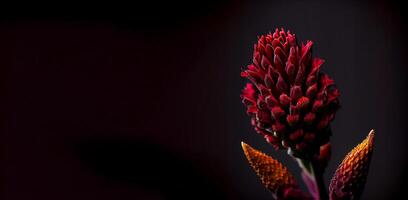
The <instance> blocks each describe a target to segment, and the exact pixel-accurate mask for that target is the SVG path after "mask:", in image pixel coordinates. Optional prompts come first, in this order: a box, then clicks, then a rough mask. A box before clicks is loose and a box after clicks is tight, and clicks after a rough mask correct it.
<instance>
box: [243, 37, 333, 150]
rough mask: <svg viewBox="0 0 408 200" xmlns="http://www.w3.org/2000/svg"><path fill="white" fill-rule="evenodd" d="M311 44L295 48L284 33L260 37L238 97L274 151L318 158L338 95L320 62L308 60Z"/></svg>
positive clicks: (326, 139)
mask: <svg viewBox="0 0 408 200" xmlns="http://www.w3.org/2000/svg"><path fill="white" fill-rule="evenodd" d="M312 44H313V43H312V42H311V41H307V43H306V44H302V45H301V46H299V45H298V44H297V42H296V39H295V35H294V34H292V33H290V31H287V32H285V31H284V30H283V29H282V30H281V31H279V30H278V29H276V31H275V32H274V33H273V34H272V33H270V34H267V35H266V36H261V37H259V40H258V43H257V44H255V47H254V54H253V63H252V64H250V65H248V68H247V69H246V70H244V71H243V72H242V73H241V76H242V77H245V78H248V79H249V80H250V81H251V82H252V84H251V83H248V84H247V85H246V87H245V88H244V89H243V92H242V95H241V98H242V101H243V103H244V104H245V105H246V106H247V113H248V114H249V115H250V116H251V123H252V125H253V126H254V127H255V130H256V131H257V132H258V133H260V134H261V135H263V136H264V137H265V139H266V140H267V141H268V142H269V143H271V144H272V145H273V146H274V147H276V148H284V149H288V150H289V151H288V152H289V153H291V154H293V155H294V156H296V157H305V156H310V155H315V154H318V151H319V147H320V146H321V145H324V144H325V143H327V142H328V139H329V136H330V128H329V123H330V122H331V121H332V120H333V119H334V116H335V112H336V110H337V109H338V107H339V103H338V96H339V92H338V90H337V89H336V87H334V82H333V80H332V79H330V78H329V76H328V75H326V74H324V73H322V72H320V66H321V65H322V64H323V60H322V59H320V58H313V57H312Z"/></svg>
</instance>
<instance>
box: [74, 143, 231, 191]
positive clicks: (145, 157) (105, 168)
mask: <svg viewBox="0 0 408 200" xmlns="http://www.w3.org/2000/svg"><path fill="white" fill-rule="evenodd" d="M74 152H75V155H76V156H77V157H79V159H80V161H81V163H82V164H83V165H84V166H85V167H86V168H88V169H89V170H91V171H92V172H94V173H96V174H98V175H99V176H103V177H104V178H105V179H106V181H107V182H109V183H114V182H119V183H126V184H129V185H133V186H135V187H140V188H143V189H146V190H149V191H154V192H158V193H159V195H160V196H163V197H164V198H165V199H214V198H217V199H226V198H227V197H226V196H227V195H226V194H225V193H223V191H221V190H220V189H219V188H218V187H217V185H216V183H215V182H214V180H211V178H210V177H209V176H208V175H206V172H204V171H203V170H200V168H203V167H205V166H200V167H198V166H197V164H195V163H194V162H192V161H190V160H188V159H184V158H183V157H182V156H180V155H176V154H174V153H171V152H169V151H166V150H165V149H164V148H163V147H160V146H159V145H157V144H154V143H151V142H148V141H145V140H138V141H130V140H106V139H98V140H82V141H80V142H77V143H76V144H75V145H74ZM207 162H211V161H207Z"/></svg>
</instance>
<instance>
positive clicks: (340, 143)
mask: <svg viewBox="0 0 408 200" xmlns="http://www.w3.org/2000/svg"><path fill="white" fill-rule="evenodd" d="M404 12H405V8H404V7H403V5H402V4H399V3H396V2H389V1H387V2H385V1H370V2H368V1H307V2H306V1H285V2H284V1H282V2H280V1H262V2H254V1H204V0H198V1H191V2H190V3H186V2H182V1H169V2H157V1H150V2H144V4H143V5H138V4H131V3H123V2H117V1H112V2H107V3H102V2H94V3H90V2H87V3H84V2H72V1H69V2H68V1H66V2H58V5H55V3H54V4H52V3H45V2H44V3H42V2H35V3H31V4H26V3H23V2H14V3H13V5H6V4H4V5H2V7H1V8H0V17H1V18H0V78H1V79H0V80H1V93H0V103H1V104H0V112H1V133H0V134H1V139H0V144H1V151H0V152H1V162H0V169H1V177H0V183H1V185H0V186H1V196H0V198H1V199H7V200H12V199H24V200H29V199H42V200H48V199H59V200H64V199H78V200H80V199H87V200H90V199H101V200H103V199H271V195H270V194H269V192H268V191H267V190H266V189H264V187H263V186H262V185H261V184H260V181H259V180H258V178H257V177H256V175H255V173H254V172H253V171H252V170H251V169H250V167H249V166H248V163H247V161H246V160H245V157H244V155H243V153H242V150H241V146H240V141H246V142H247V143H249V144H250V145H252V146H254V147H256V148H258V149H261V150H263V151H265V152H267V153H268V154H270V155H272V156H273V157H275V158H277V159H279V160H280V161H282V162H283V163H285V164H286V165H287V166H288V167H289V168H290V169H291V171H293V173H295V174H298V173H299V169H298V168H297V166H296V164H295V163H294V162H293V161H292V160H291V159H289V158H288V157H287V156H286V155H285V153H284V152H276V151H274V150H273V149H272V147H270V146H269V145H268V144H266V143H265V142H264V140H263V139H262V137H260V136H258V135H256V134H255V133H254V130H253V129H252V127H251V126H250V124H249V117H247V116H246V114H245V108H244V106H243V105H242V104H241V102H240V98H239V95H240V92H241V89H242V88H243V86H244V84H245V82H246V80H243V79H242V78H240V75H239V74H240V71H241V68H243V67H245V66H246V65H247V64H249V62H250V61H251V55H252V50H253V49H252V47H253V44H254V43H255V42H256V41H257V36H258V35H261V34H265V33H268V32H269V31H273V30H274V29H275V28H276V27H284V28H287V29H289V30H291V31H292V32H294V33H296V35H297V38H298V40H299V41H305V40H312V41H314V53H315V55H317V56H319V57H322V58H323V59H325V60H326V63H325V64H324V66H323V71H324V72H326V73H328V74H329V75H330V76H331V77H332V78H333V79H334V80H335V82H336V83H337V85H338V87H339V89H340V91H341V98H340V100H341V104H342V108H341V110H340V111H339V112H338V114H337V117H336V120H335V121H334V122H333V123H332V129H333V133H334V135H333V137H332V138H331V141H332V144H333V157H332V160H331V162H330V164H329V167H328V169H327V172H326V177H325V178H326V183H327V184H328V182H329V179H330V177H331V175H332V174H333V172H334V171H335V169H336V166H337V165H338V164H339V163H340V162H341V160H342V158H343V157H344V155H345V154H346V153H347V152H348V151H349V150H351V149H352V147H354V146H355V145H356V144H358V143H359V142H360V141H361V140H362V139H363V138H364V137H365V136H366V135H367V133H368V132H369V131H370V129H372V128H374V129H375V130H376V132H377V135H376V143H375V152H374V157H373V160H372V164H371V169H370V173H369V177H368V182H367V184H366V190H365V192H364V195H363V199H396V198H398V196H399V195H402V194H404V193H405V191H404V190H406V189H407V187H406V182H407V181H406V180H407V178H408V177H407V171H406V169H407V164H408V162H407V153H406V151H407V147H406V145H407V142H406V141H407V136H406V134H407V132H406V130H405V129H404V126H405V124H406V120H407V115H406V112H407V111H408V110H407V106H406V105H407V104H406V102H405V99H407V89H408V88H407V81H406V78H405V77H406V73H407V72H408V70H407V55H406V54H407V49H406V48H407V45H408V41H407V39H406V35H407V26H406V22H405V20H404V15H403V13H404ZM298 178H299V177H298ZM298 180H299V181H300V179H298Z"/></svg>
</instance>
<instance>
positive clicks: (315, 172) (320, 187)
mask: <svg viewBox="0 0 408 200" xmlns="http://www.w3.org/2000/svg"><path fill="white" fill-rule="evenodd" d="M297 161H298V164H299V166H300V168H302V170H303V171H304V172H305V173H306V175H307V176H309V179H310V180H311V181H312V182H313V184H314V187H315V188H310V185H308V184H306V185H307V186H308V189H309V191H310V192H311V193H314V197H315V199H316V200H328V199H329V197H328V195H327V190H326V186H325V184H324V181H323V170H320V169H319V168H318V166H317V164H316V163H315V162H312V161H309V160H301V159H297ZM314 190H317V191H314Z"/></svg>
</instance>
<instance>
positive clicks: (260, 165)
mask: <svg viewBox="0 0 408 200" xmlns="http://www.w3.org/2000/svg"><path fill="white" fill-rule="evenodd" d="M241 145H242V149H243V150H244V153H245V156H246V158H247V159H248V161H249V163H250V165H251V167H252V168H253V169H254V171H255V172H256V174H257V175H258V177H259V178H260V179H261V181H262V183H263V184H264V185H265V187H266V188H267V189H269V190H270V191H271V192H272V193H273V195H274V197H275V198H276V199H299V200H300V199H309V198H310V197H309V196H307V195H305V194H304V193H303V192H302V191H301V190H300V189H299V186H298V184H297V182H296V180H295V178H294V176H293V175H292V174H291V173H290V172H289V170H288V169H287V168H286V167H285V166H284V165H282V164H281V163H280V162H279V161H277V160H275V159H273V158H272V157H270V156H268V155H266V154H264V153H262V152H260V151H258V150H256V149H254V148H252V147H251V146H249V145H248V144H246V143H244V142H242V143H241Z"/></svg>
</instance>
